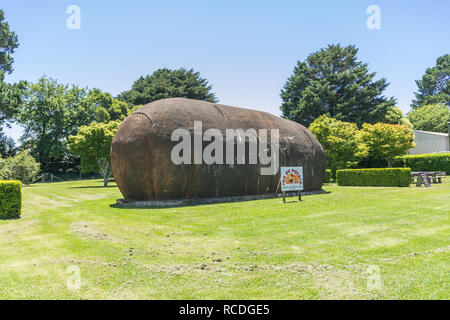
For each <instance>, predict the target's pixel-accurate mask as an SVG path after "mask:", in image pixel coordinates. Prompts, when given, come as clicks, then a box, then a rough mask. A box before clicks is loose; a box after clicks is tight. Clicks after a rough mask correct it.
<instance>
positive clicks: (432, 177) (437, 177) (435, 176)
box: [411, 171, 445, 186]
mask: <svg viewBox="0 0 450 320" xmlns="http://www.w3.org/2000/svg"><path fill="white" fill-rule="evenodd" d="M411 177H412V179H413V181H414V183H416V185H417V186H420V185H421V184H422V182H424V184H425V186H426V183H425V182H426V181H428V182H429V183H442V179H443V178H445V172H444V171H413V172H411ZM424 178H426V181H423V180H425V179H424Z"/></svg>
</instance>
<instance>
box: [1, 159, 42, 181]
mask: <svg viewBox="0 0 450 320" xmlns="http://www.w3.org/2000/svg"><path fill="white" fill-rule="evenodd" d="M0 160H1V161H0V178H1V179H5V180H20V181H22V182H23V183H25V184H30V183H31V182H32V181H33V179H34V178H36V176H37V174H38V173H39V163H37V162H36V160H35V159H34V158H33V157H32V156H31V155H30V154H29V153H28V151H22V152H20V153H19V154H17V155H16V156H14V157H10V158H7V159H0Z"/></svg>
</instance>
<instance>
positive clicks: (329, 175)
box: [323, 169, 333, 183]
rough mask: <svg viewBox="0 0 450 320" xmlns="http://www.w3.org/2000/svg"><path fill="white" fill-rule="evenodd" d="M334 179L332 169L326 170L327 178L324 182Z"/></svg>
mask: <svg viewBox="0 0 450 320" xmlns="http://www.w3.org/2000/svg"><path fill="white" fill-rule="evenodd" d="M332 181H333V174H332V173H331V169H326V170H325V179H324V181H323V182H325V183H330V182H332Z"/></svg>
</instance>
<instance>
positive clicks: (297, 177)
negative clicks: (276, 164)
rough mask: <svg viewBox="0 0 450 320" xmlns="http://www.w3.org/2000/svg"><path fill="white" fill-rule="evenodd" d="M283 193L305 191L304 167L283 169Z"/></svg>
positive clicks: (281, 169)
mask: <svg viewBox="0 0 450 320" xmlns="http://www.w3.org/2000/svg"><path fill="white" fill-rule="evenodd" d="M280 178H281V191H298V190H303V167H281V168H280Z"/></svg>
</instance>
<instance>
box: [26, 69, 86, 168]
mask: <svg viewBox="0 0 450 320" xmlns="http://www.w3.org/2000/svg"><path fill="white" fill-rule="evenodd" d="M86 97H87V93H86V90H85V89H82V88H78V87H76V86H71V87H69V86H68V85H63V84H60V83H58V82H57V81H56V80H54V79H51V78H47V77H45V76H44V77H42V78H40V79H39V80H38V82H36V83H27V84H26V86H25V90H24V97H23V103H22V106H21V108H20V110H19V114H18V116H17V121H18V123H19V124H20V125H22V127H23V128H24V133H23V135H22V137H21V142H22V145H23V146H24V147H25V148H27V149H30V150H31V154H32V155H33V156H34V157H35V158H36V159H37V160H38V161H39V162H40V163H41V164H42V167H43V168H42V169H43V170H44V171H47V172H50V171H52V172H53V171H54V170H55V168H54V166H58V165H60V164H61V163H63V162H71V161H75V160H74V159H73V156H72V155H71V154H70V153H69V152H68V150H67V137H68V136H69V135H71V134H75V133H76V131H77V128H78V127H80V126H82V125H87V124H90V123H91V122H92V121H94V120H95V113H94V111H93V109H92V105H90V104H88V103H86Z"/></svg>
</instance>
